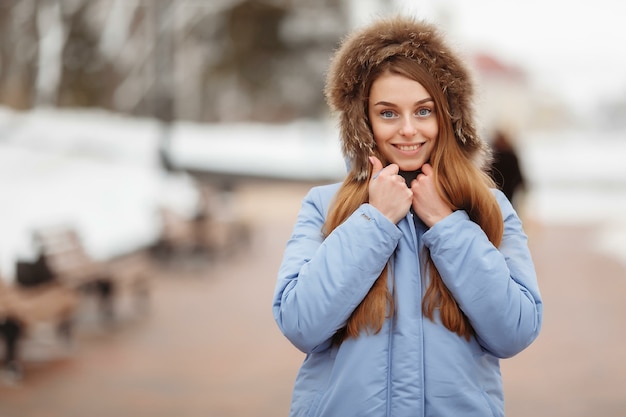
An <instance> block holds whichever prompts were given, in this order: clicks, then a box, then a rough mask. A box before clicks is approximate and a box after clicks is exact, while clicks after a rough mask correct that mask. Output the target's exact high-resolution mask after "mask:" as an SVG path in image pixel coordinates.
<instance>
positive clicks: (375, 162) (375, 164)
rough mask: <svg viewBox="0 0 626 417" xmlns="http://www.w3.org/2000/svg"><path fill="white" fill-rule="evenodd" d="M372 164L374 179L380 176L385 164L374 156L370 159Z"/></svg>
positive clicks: (372, 177)
mask: <svg viewBox="0 0 626 417" xmlns="http://www.w3.org/2000/svg"><path fill="white" fill-rule="evenodd" d="M369 160H370V163H371V164H372V176H371V179H374V178H376V177H377V176H378V174H379V173H380V171H382V170H383V163H382V162H380V159H378V158H376V157H375V156H374V155H372V156H370V157H369Z"/></svg>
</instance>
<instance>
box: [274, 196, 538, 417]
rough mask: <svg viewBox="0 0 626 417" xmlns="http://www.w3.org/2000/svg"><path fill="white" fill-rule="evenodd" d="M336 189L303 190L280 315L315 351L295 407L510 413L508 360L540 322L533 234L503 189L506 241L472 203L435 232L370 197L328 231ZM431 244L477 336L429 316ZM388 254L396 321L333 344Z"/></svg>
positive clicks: (344, 413)
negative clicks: (485, 225) (477, 219)
mask: <svg viewBox="0 0 626 417" xmlns="http://www.w3.org/2000/svg"><path fill="white" fill-rule="evenodd" d="M338 188H339V184H334V185H327V186H320V187H314V188H312V189H311V191H310V192H309V193H308V194H307V196H306V197H305V198H304V200H303V203H302V208H301V210H300V213H299V215H298V219H297V222H296V224H295V226H294V229H293V234H292V236H291V238H290V240H289V242H288V243H287V246H286V250H285V253H284V259H283V262H282V265H281V267H280V271H279V274H278V281H277V284H276V290H275V295H274V303H273V312H274V317H275V319H276V321H277V323H278V326H279V327H280V329H281V331H282V332H283V333H284V335H285V336H286V337H287V338H288V339H289V340H290V341H291V342H292V343H293V344H294V345H295V346H296V347H297V348H298V349H300V350H301V351H303V352H305V353H306V354H307V355H306V359H305V360H304V363H303V364H302V367H301V369H300V371H299V373H298V375H297V379H296V382H295V387H294V392H293V398H292V405H291V413H290V415H291V416H293V417H296V416H297V417H305V416H307V417H314V416H315V417H317V416H324V417H352V416H354V417H357V416H358V417H365V416H367V417H383V416H384V417H404V416H407V417H408V416H411V417H418V416H427V417H431V416H432V417H435V416H436V417H448V416H449V417H460V416H463V417H473V416H476V417H478V416H480V417H487V416H503V415H504V400H503V390H502V378H501V374H500V366H499V358H508V357H511V356H513V355H515V354H517V353H518V352H520V351H522V350H523V349H524V348H526V347H527V346H528V345H529V344H530V343H531V342H532V341H533V340H535V338H536V337H537V335H538V333H539V330H540V327H541V321H542V302H541V296H540V293H539V289H538V286H537V279H536V275H535V269H534V266H533V262H532V260H531V255H530V252H529V249H528V246H527V238H526V235H525V234H524V232H523V230H522V225H521V222H520V219H519V218H518V216H517V214H516V213H515V211H514V209H513V208H512V206H511V204H510V203H509V202H508V200H507V199H506V197H505V196H504V194H502V193H501V192H500V191H495V190H494V193H495V194H496V197H497V200H498V203H499V204H500V206H501V209H502V215H503V218H504V226H505V227H504V236H503V239H502V244H501V245H500V247H499V248H498V249H496V248H495V247H494V246H493V245H492V244H491V243H490V242H489V240H488V239H487V237H486V235H485V234H484V233H483V231H482V230H481V229H480V227H479V226H478V225H477V224H476V223H474V222H472V221H471V220H469V218H468V215H467V214H466V213H465V212H464V211H456V212H454V213H453V214H451V215H449V216H448V217H446V218H445V219H443V220H441V221H440V222H438V223H437V224H435V225H434V226H433V227H432V228H430V229H429V230H427V228H426V226H425V225H424V224H423V223H422V222H421V221H420V220H419V218H417V216H413V215H412V214H408V215H407V216H406V218H405V219H403V220H401V221H400V222H399V223H398V224H397V225H395V224H393V223H392V222H391V221H389V220H388V219H387V218H386V217H384V216H383V215H382V214H381V213H380V212H379V211H378V210H377V209H375V208H374V207H372V206H371V205H369V204H363V205H362V206H361V207H360V208H359V209H357V210H356V211H355V212H354V213H353V214H352V215H351V216H350V217H349V218H348V219H347V220H346V221H345V222H344V223H343V224H342V225H340V226H339V227H337V228H336V229H335V230H334V231H333V232H332V233H331V234H330V235H329V236H328V237H327V238H326V239H323V236H322V233H321V231H320V230H321V227H322V224H323V223H324V219H325V216H326V213H327V210H328V207H329V204H330V202H331V200H332V198H333V196H334V194H335V193H336V192H337V190H338ZM424 246H426V247H427V248H429V249H430V253H431V256H432V259H433V261H434V262H435V265H436V266H437V268H438V269H439V272H440V273H441V276H442V279H443V280H444V282H445V284H446V286H447V287H448V288H449V290H450V291H451V293H452V294H453V296H454V298H455V299H456V301H457V303H458V304H459V306H460V307H461V309H462V310H463V311H464V312H465V314H466V315H467V316H468V317H469V319H470V321H471V323H472V326H473V328H474V330H475V337H472V338H471V340H470V341H469V342H468V341H467V340H466V339H465V338H463V337H459V336H458V335H457V334H455V333H452V332H450V331H449V330H447V329H446V328H445V327H444V326H443V325H441V324H440V323H439V322H438V321H436V322H433V321H431V320H429V319H428V318H425V317H424V316H423V315H422V298H423V293H424V290H425V288H426V286H427V280H428V279H427V277H426V276H424V275H423V274H422V273H421V271H420V265H419V262H420V258H421V257H423V254H422V249H423V247H424ZM387 262H390V266H391V269H390V271H391V274H392V275H393V284H390V288H392V289H393V295H394V298H395V312H394V314H393V317H392V318H390V319H387V320H386V321H385V324H384V326H383V328H382V330H381V331H380V332H379V333H378V334H366V333H363V334H361V335H360V336H359V337H358V338H356V339H347V340H346V341H344V342H343V343H342V344H341V345H340V346H339V347H337V346H336V345H333V344H332V343H331V341H330V340H331V337H332V336H333V334H334V333H335V332H336V331H337V329H340V328H342V327H343V326H344V325H345V324H346V321H347V319H348V317H349V316H350V314H351V313H352V311H353V310H354V309H355V307H356V306H357V305H358V304H359V303H360V302H361V300H362V299H363V298H364V297H365V295H366V294H367V292H368V290H369V288H370V287H371V285H372V284H373V283H374V281H375V280H376V278H377V277H378V276H379V274H380V272H381V271H382V269H383V267H384V266H385V264H386V263H387Z"/></svg>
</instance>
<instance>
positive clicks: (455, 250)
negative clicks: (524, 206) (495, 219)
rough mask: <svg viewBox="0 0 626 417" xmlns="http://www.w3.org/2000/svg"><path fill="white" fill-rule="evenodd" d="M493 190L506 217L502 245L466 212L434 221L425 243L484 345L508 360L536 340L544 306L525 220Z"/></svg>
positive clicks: (426, 234) (504, 218)
mask: <svg viewBox="0 0 626 417" xmlns="http://www.w3.org/2000/svg"><path fill="white" fill-rule="evenodd" d="M494 192H495V193H496V197H497V200H498V203H499V204H500V207H501V209H502V215H503V220H504V235H503V238H502V243H501V244H500V246H499V247H498V248H495V247H494V246H493V245H492V244H491V242H490V241H489V240H488V238H487V236H486V235H485V233H484V232H483V231H482V229H481V228H480V227H479V226H478V225H477V224H476V223H474V222H472V221H471V220H470V219H469V217H468V215H467V213H466V212H464V211H456V212H454V213H453V214H451V215H450V216H448V217H446V218H445V219H443V220H441V221H440V222H439V223H437V224H435V225H434V226H433V227H432V228H431V229H430V230H428V231H427V232H426V233H425V234H424V243H425V245H426V246H427V247H428V248H429V249H430V253H431V257H432V259H433V262H434V264H435V265H436V266H437V269H438V270H439V272H440V274H441V277H442V279H443V281H444V283H445V284H446V286H447V287H448V289H449V290H450V292H451V293H452V295H453V296H454V298H455V300H456V301H457V303H458V305H459V307H460V308H461V310H463V312H464V313H465V315H466V316H467V317H468V318H469V320H470V322H471V323H472V327H473V328H474V330H475V332H476V337H477V340H478V341H479V343H480V344H481V346H483V348H484V349H486V350H487V351H489V352H490V353H491V354H493V355H495V356H497V357H500V358H507V357H511V356H513V355H515V354H517V353H519V352H521V351H522V350H523V349H525V348H526V347H527V346H528V345H530V344H531V343H532V342H533V341H534V340H535V339H536V337H537V336H538V334H539V330H540V328H541V323H542V315H543V305H542V300H541V295H540V292H539V287H538V284H537V276H536V273H535V267H534V265H533V261H532V258H531V254H530V250H529V248H528V244H527V240H528V239H527V236H526V234H525V233H524V231H523V229H522V223H521V221H520V219H519V217H518V216H517V214H516V213H515V210H514V209H513V207H512V206H511V204H510V203H509V201H508V200H507V199H506V197H505V196H504V194H502V193H501V192H500V191H494Z"/></svg>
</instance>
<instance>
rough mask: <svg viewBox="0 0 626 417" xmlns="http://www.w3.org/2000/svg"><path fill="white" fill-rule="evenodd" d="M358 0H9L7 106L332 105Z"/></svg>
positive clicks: (1, 90)
mask: <svg viewBox="0 0 626 417" xmlns="http://www.w3.org/2000/svg"><path fill="white" fill-rule="evenodd" d="M345 4H346V0H220V1H217V0H215V1H205V0H176V1H173V0H0V104H4V105H8V106H11V107H14V108H19V109H27V108H31V107H34V106H40V105H52V106H55V105H56V106H63V107H84V106H90V107H99V108H104V109H110V110H114V111H120V112H124V113H129V114H133V115H137V116H154V117H157V118H159V119H160V120H163V121H168V120H172V119H174V118H176V119H186V120H195V121H201V122H207V121H208V122H218V121H243V120H256V121H265V122H282V121H288V120H292V119H294V118H306V117H317V116H319V115H320V114H322V113H324V112H325V111H326V106H325V104H324V98H323V95H322V89H323V78H324V71H325V68H326V65H327V62H328V58H329V56H330V54H331V53H332V50H333V49H334V48H335V46H336V44H337V42H338V40H339V38H340V37H341V35H343V33H344V32H345V30H346V26H347V25H346V21H347V19H346V16H345Z"/></svg>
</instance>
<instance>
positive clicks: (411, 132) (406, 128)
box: [400, 117, 417, 138]
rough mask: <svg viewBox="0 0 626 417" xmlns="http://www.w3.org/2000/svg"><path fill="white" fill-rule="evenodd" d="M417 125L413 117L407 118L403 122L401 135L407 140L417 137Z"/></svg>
mask: <svg viewBox="0 0 626 417" xmlns="http://www.w3.org/2000/svg"><path fill="white" fill-rule="evenodd" d="M416 123H417V122H416V121H415V120H413V118H412V117H406V118H405V119H404V120H403V122H402V126H400V135H402V136H404V137H407V138H412V137H413V136H415V135H416V134H417V127H416V126H415V124H416Z"/></svg>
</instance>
